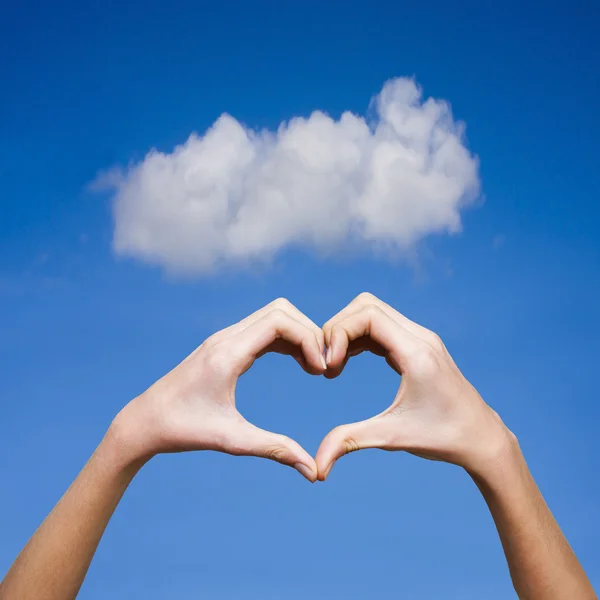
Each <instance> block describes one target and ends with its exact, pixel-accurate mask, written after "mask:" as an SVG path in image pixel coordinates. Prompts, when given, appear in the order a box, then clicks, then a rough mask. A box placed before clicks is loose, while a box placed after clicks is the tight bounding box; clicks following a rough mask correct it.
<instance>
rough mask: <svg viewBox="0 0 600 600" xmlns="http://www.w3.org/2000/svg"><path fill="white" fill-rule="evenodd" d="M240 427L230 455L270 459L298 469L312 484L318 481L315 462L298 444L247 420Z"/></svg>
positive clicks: (235, 435)
mask: <svg viewBox="0 0 600 600" xmlns="http://www.w3.org/2000/svg"><path fill="white" fill-rule="evenodd" d="M238 427H239V430H238V431H236V432H235V434H234V439H235V440H236V443H235V446H234V447H233V448H231V449H230V454H236V455H240V456H242V455H243V456H258V457H261V458H268V459H270V460H274V461H276V462H278V463H281V464H283V465H288V466H290V467H292V468H294V469H296V471H298V472H299V473H300V474H301V475H302V476H303V477H306V479H308V480H309V481H310V482H312V483H314V482H315V481H316V480H317V465H316V463H315V460H314V458H313V457H312V456H311V455H310V454H309V453H308V452H307V451H306V450H305V449H304V448H302V446H300V444H298V442H296V441H294V440H292V439H291V438H289V437H287V436H285V435H281V434H279V433H273V432H271V431H266V430H265V429H261V428H260V427H256V425H253V424H252V423H250V422H248V421H245V420H244V421H243V422H241V423H240V425H239V426H238Z"/></svg>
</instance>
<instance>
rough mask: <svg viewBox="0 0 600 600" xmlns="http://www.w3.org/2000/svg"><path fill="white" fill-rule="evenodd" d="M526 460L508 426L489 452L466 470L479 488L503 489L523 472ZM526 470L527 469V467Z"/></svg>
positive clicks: (490, 447) (491, 445)
mask: <svg viewBox="0 0 600 600" xmlns="http://www.w3.org/2000/svg"><path fill="white" fill-rule="evenodd" d="M524 465H525V459H524V457H523V454H522V452H521V447H520V446H519V441H518V439H517V437H516V436H515V434H514V433H513V432H512V431H510V430H509V429H508V428H507V427H506V426H503V430H502V431H500V432H499V433H498V435H497V437H496V438H495V439H494V442H493V443H491V444H490V446H489V448H488V452H487V453H486V454H482V455H481V456H480V457H479V460H473V461H472V463H471V464H469V465H468V466H466V467H465V470H466V471H467V472H468V473H469V475H470V476H471V477H472V478H473V479H474V480H475V482H476V483H477V485H478V486H480V487H481V486H485V487H486V488H490V489H493V488H497V489H499V488H501V487H502V486H503V485H504V484H506V483H507V482H508V481H509V480H511V479H514V477H515V476H518V475H519V474H521V473H522V472H523V467H524ZM525 469H527V467H526V465H525Z"/></svg>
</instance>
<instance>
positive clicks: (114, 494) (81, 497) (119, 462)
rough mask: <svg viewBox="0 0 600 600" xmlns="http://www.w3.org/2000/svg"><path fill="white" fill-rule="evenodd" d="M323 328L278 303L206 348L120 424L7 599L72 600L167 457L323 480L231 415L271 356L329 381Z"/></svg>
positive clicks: (16, 570)
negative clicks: (222, 456) (250, 376)
mask: <svg viewBox="0 0 600 600" xmlns="http://www.w3.org/2000/svg"><path fill="white" fill-rule="evenodd" d="M323 350H324V339H323V332H322V330H321V329H320V328H319V327H317V326H316V325H315V324H314V323H313V322H312V321H310V319H308V318H307V317H306V316H304V315H303V314H302V313H301V312H300V311H299V310H298V309H296V308H295V307H294V306H292V305H291V304H290V303H289V302H287V301H286V300H276V301H275V302H273V303H272V304H270V305H268V306H266V307H265V308H263V309H261V310H259V311H258V312H256V313H254V314H253V315H251V316H249V317H248V318H246V319H244V320H243V321H241V322H240V323H237V324H236V325H233V326H232V327H229V328H227V329H225V330H223V331H220V332H219V333H217V334H215V335H213V336H212V337H211V338H209V339H208V340H206V341H205V342H204V343H203V344H202V345H201V346H200V347H199V348H197V349H196V350H195V351H194V352H193V353H192V354H191V355H190V356H188V357H187V358H186V359H185V360H184V361H183V362H182V363H181V364H180V365H178V366H177V367H175V369H173V370H172V371H171V372H170V373H168V374H167V375H165V376H164V377H163V378H162V379H160V380H159V381H158V382H156V383H155V384H154V385H153V386H152V387H150V388H149V389H148V390H146V391H145V392H144V393H143V394H141V395H140V396H138V397H137V398H135V399H134V400H132V401H131V402H130V403H129V404H128V405H127V406H126V407H125V408H124V409H123V410H122V411H121V412H120V413H119V414H118V415H117V417H116V418H115V419H114V421H113V423H112V424H111V426H110V428H109V430H108V432H107V433H106V435H105V437H104V439H103V440H102V442H101V443H100V445H99V446H98V448H97V449H96V451H95V452H94V454H93V455H92V457H91V458H90V460H89V461H88V463H87V464H86V465H85V467H84V468H83V470H82V471H81V473H80V474H79V476H78V477H77V479H76V480H75V482H74V483H73V485H72V486H71V487H70V488H69V489H68V490H67V492H66V493H65V495H64V496H63V497H62V499H61V500H60V501H59V502H58V504H57V505H56V506H55V507H54V509H53V510H52V512H51V513H50V515H48V517H47V518H46V520H45V521H44V522H43V523H42V525H41V526H40V527H39V529H38V530H37V531H36V532H35V534H34V535H33V537H32V538H31V539H30V540H29V542H28V543H27V545H26V546H25V548H24V549H23V550H22V552H21V553H20V554H19V556H18V557H17V560H16V561H15V563H14V564H13V565H12V567H11V568H10V570H9V572H8V573H7V575H6V577H5V579H4V581H3V582H2V583H1V584H0V599H1V600H70V599H72V598H75V597H76V596H77V594H78V592H79V589H80V587H81V584H82V583H83V580H84V578H85V575H86V573H87V570H88V568H89V565H90V562H91V560H92V558H93V556H94V553H95V551H96V548H97V546H98V544H99V542H100V539H101V537H102V534H103V533H104V530H105V528H106V526H107V524H108V521H109V520H110V518H111V516H112V514H113V512H114V510H115V508H116V507H117V504H118V503H119V501H120V499H121V497H122V496H123V494H124V493H125V490H126V489H127V487H128V485H129V484H130V483H131V481H132V479H133V478H134V476H135V475H136V473H137V472H138V471H139V470H140V469H141V467H142V466H143V465H144V464H145V463H146V462H147V461H148V460H150V459H151V458H152V457H153V456H156V455H157V454H159V453H163V452H183V451H187V450H216V451H219V452H226V453H228V454H234V455H244V456H259V457H263V458H269V459H272V460H275V461H277V462H280V463H282V464H285V465H289V466H291V467H294V468H296V469H297V470H298V471H299V472H300V473H301V474H302V475H303V476H304V477H306V478H307V479H308V480H309V481H311V482H314V481H315V480H316V478H317V468H316V464H315V461H314V459H313V458H312V457H311V456H310V455H309V454H308V453H307V452H306V451H305V450H304V449H303V448H302V447H301V446H300V445H299V444H297V443H296V442H295V441H293V440H291V439H289V438H287V437H285V436H283V435H279V434H276V433H272V432H269V431H264V430H262V429H259V428H258V427H255V426H254V425H252V424H251V423H249V422H248V421H246V420H245V419H244V417H242V415H241V414H240V413H239V412H238V411H237V410H236V407H235V387H236V382H237V379H238V377H239V376H240V375H241V374H242V373H244V372H245V371H247V370H248V369H249V368H250V367H251V366H252V364H253V362H254V361H255V360H256V359H257V358H258V357H260V356H262V355H263V354H265V353H266V352H279V353H282V354H289V355H291V356H292V357H294V358H295V359H296V360H297V361H298V362H299V363H300V365H301V366H302V368H304V369H305V370H306V371H307V372H308V373H311V374H315V375H320V374H323V373H324V371H325V369H326V365H325V360H324V358H323V355H324V353H323Z"/></svg>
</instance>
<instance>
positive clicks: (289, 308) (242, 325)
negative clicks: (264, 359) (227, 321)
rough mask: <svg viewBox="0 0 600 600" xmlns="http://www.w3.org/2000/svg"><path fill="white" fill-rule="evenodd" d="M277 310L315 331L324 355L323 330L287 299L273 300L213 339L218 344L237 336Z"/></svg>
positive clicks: (215, 335)
mask: <svg viewBox="0 0 600 600" xmlns="http://www.w3.org/2000/svg"><path fill="white" fill-rule="evenodd" d="M275 309H277V310H282V311H284V312H286V313H287V314H288V315H289V316H290V317H292V318H293V319H295V320H296V321H298V322H299V323H301V324H302V325H304V326H305V327H307V328H308V329H310V330H311V331H313V332H314V334H315V336H316V337H317V340H318V343H319V347H320V348H321V353H323V354H324V349H325V338H324V336H323V330H322V329H321V328H320V327H319V326H318V325H317V324H316V323H314V322H313V321H311V320H310V319H309V318H308V317H307V316H306V315H305V314H304V313H303V312H302V311H301V310H299V309H298V308H296V307H295V306H294V305H293V304H292V303H291V302H290V301H289V300H287V299H286V298H277V299H276V300H273V302H270V303H269V304H267V305H266V306H263V307H262V308H260V309H259V310H257V311H256V312H254V313H252V314H251V315H249V316H248V317H246V318H245V319H242V320H241V321H239V322H238V323H235V324H233V325H231V326H230V327H227V328H226V329H223V330H221V331H219V332H217V333H216V334H214V335H213V336H212V338H213V340H214V341H215V342H218V341H222V340H224V339H226V338H228V337H231V336H232V335H236V334H237V333H239V332H240V331H243V330H244V329H246V328H247V327H249V326H250V325H252V324H253V323H256V321H258V320H260V319H262V318H263V317H264V316H265V315H266V314H268V313H270V312H271V311H273V310H275Z"/></svg>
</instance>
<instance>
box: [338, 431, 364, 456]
mask: <svg viewBox="0 0 600 600" xmlns="http://www.w3.org/2000/svg"><path fill="white" fill-rule="evenodd" d="M335 437H336V439H337V445H338V447H339V448H340V450H341V451H342V454H350V453H351V452H356V451H357V450H358V449H359V445H358V442H357V441H356V440H355V439H354V437H353V436H352V434H351V433H350V431H348V428H347V427H345V426H343V425H342V426H340V427H338V428H337V429H336V430H335Z"/></svg>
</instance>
